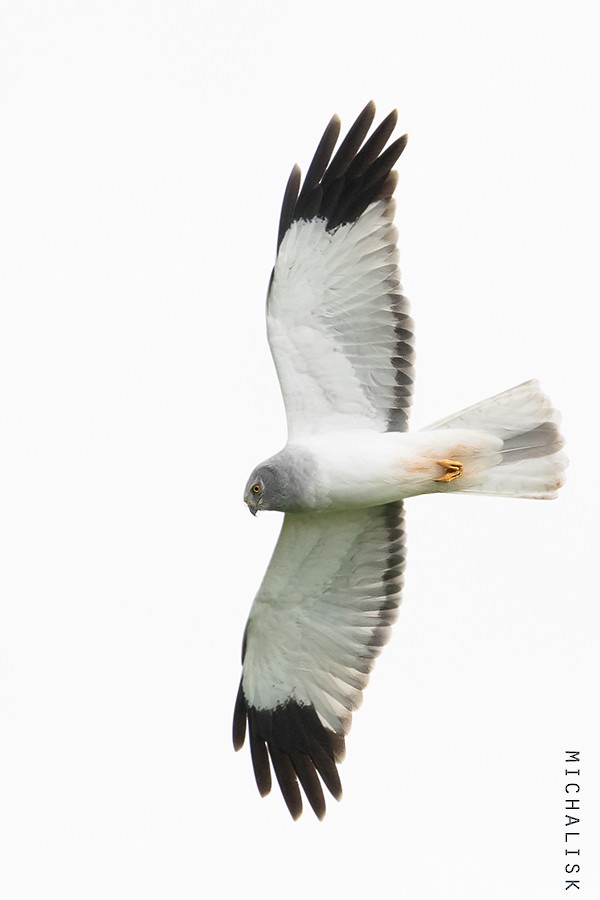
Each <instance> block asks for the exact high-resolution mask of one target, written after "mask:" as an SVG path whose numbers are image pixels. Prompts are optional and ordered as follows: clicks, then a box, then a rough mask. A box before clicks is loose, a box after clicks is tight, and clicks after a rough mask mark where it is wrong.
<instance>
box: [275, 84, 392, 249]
mask: <svg viewBox="0 0 600 900" xmlns="http://www.w3.org/2000/svg"><path fill="white" fill-rule="evenodd" d="M374 117H375V103H374V102H373V100H369V102H368V103H367V104H366V106H365V107H364V109H363V110H362V111H361V113H360V114H359V116H358V117H357V119H356V121H355V122H354V124H353V125H352V126H351V128H350V129H349V131H348V133H347V135H346V137H345V138H344V140H343V141H342V143H341V144H340V147H339V148H338V150H337V152H336V154H335V156H333V159H332V154H333V151H334V148H335V145H336V143H337V140H338V137H339V133H340V119H339V117H338V116H337V115H335V116H333V117H332V118H331V119H330V121H329V124H328V125H327V127H326V129H325V131H324V132H323V136H322V137H321V140H320V141H319V145H318V147H317V149H316V151H315V155H314V157H313V159H312V162H311V164H310V166H309V169H308V172H307V173H306V177H305V179H304V183H303V184H301V183H300V171H299V169H298V168H297V167H295V168H294V170H293V171H292V175H291V176H290V180H289V181H288V186H287V188H286V191H285V195H284V200H283V206H282V210H281V217H280V224H279V233H278V243H277V246H278V248H279V246H280V244H281V241H282V240H283V238H284V236H285V234H286V232H287V230H288V229H289V227H290V226H291V225H292V223H293V222H296V221H299V220H302V219H306V220H312V219H314V218H318V219H323V220H324V221H325V222H326V227H327V230H328V231H333V230H334V229H335V228H337V227H338V226H339V225H342V224H345V223H348V222H353V221H356V219H357V218H358V217H359V216H361V215H362V213H363V212H364V210H365V209H366V208H367V207H368V206H369V205H370V204H371V203H373V202H375V201H376V200H380V199H388V198H389V196H391V194H389V195H385V196H383V197H382V195H381V189H382V185H383V184H385V185H386V190H387V189H388V188H389V186H391V185H392V184H393V183H394V182H393V179H392V178H390V177H389V176H390V175H391V171H392V167H393V166H394V164H395V162H396V161H397V159H398V157H399V156H400V154H401V153H402V151H403V150H404V147H405V146H406V141H407V139H408V136H407V135H403V136H402V137H401V138H399V139H398V140H396V141H394V142H393V143H392V144H390V146H389V147H388V148H387V149H384V148H385V146H386V144H387V142H388V140H389V138H390V136H391V135H392V133H393V131H394V128H395V127H396V123H397V121H398V111H397V110H395V109H394V110H392V112H390V113H389V114H388V115H387V116H386V117H385V119H384V120H383V121H382V122H381V123H380V124H379V125H378V127H377V128H376V129H375V131H374V132H373V133H372V134H371V136H370V137H369V138H368V139H366V138H367V134H368V132H369V129H370V127H371V125H372V123H373V119H374Z"/></svg>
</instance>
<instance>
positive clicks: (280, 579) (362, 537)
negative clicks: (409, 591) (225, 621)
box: [233, 502, 404, 818]
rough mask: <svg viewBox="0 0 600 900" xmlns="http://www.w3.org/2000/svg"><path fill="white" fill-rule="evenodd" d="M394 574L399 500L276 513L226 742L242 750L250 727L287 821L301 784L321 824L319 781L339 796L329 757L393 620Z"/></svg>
mask: <svg viewBox="0 0 600 900" xmlns="http://www.w3.org/2000/svg"><path fill="white" fill-rule="evenodd" d="M403 570H404V520H403V510H402V503H401V502H397V503H391V504H388V505H387V506H380V507H374V508H371V509H362V510H353V511H351V512H348V511H345V512H332V513H303V514H290V513H288V514H287V515H286V516H285V519H284V522H283V527H282V530H281V534H280V536H279V540H278V543H277V546H276V547H275V551H274V553H273V557H272V559H271V562H270V564H269V568H268V569H267V572H266V575H265V578H264V580H263V583H262V585H261V587H260V590H259V592H258V594H257V596H256V599H255V601H254V604H253V606H252V610H251V612H250V617H249V619H248V624H247V626H246V634H245V637H244V649H243V653H242V656H243V672H242V680H241V683H240V689H239V693H238V698H237V701H236V706H235V713H234V722H233V743H234V746H235V748H236V750H237V749H239V748H240V747H241V746H242V744H243V743H244V740H245V736H246V722H248V728H249V736H250V750H251V754H252V762H253V766H254V772H255V776H256V783H257V785H258V789H259V791H260V793H261V794H262V795H263V796H264V795H265V794H267V793H268V792H269V791H270V789H271V768H270V764H269V758H270V761H271V763H272V765H273V769H274V771H275V775H276V777H277V780H278V782H279V786H280V788H281V791H282V793H283V796H284V799H285V802H286V803H287V806H288V809H289V810H290V812H291V814H292V816H293V817H294V818H297V817H298V816H299V815H300V813H301V812H302V797H301V793H300V789H299V785H298V782H300V785H302V788H303V790H304V793H305V794H306V797H307V799H308V801H309V803H310V804H311V806H312V808H313V810H314V811H315V813H316V814H317V816H319V818H322V817H323V815H324V814H325V800H324V797H323V790H322V786H321V780H322V782H323V784H324V785H325V786H326V787H327V788H328V789H329V791H330V792H331V793H332V794H333V795H334V797H336V798H337V799H339V797H340V796H341V785H340V780H339V776H338V772H337V768H336V762H339V761H340V759H341V758H342V756H343V752H344V736H345V735H346V734H347V732H348V730H349V727H350V719H351V715H352V712H353V710H355V709H356V708H357V707H358V706H359V704H360V701H361V699H362V692H363V690H364V688H365V685H366V683H367V680H368V675H369V672H370V670H371V668H372V666H373V660H374V658H375V657H376V656H377V654H378V653H379V652H380V649H381V647H382V646H383V644H384V643H385V642H386V640H387V638H388V636H389V626H390V625H391V624H392V623H393V621H394V619H395V618H396V614H397V608H398V605H399V603H400V593H401V589H402V573H403ZM319 776H320V779H321V780H320V779H319Z"/></svg>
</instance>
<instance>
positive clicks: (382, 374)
mask: <svg viewBox="0 0 600 900" xmlns="http://www.w3.org/2000/svg"><path fill="white" fill-rule="evenodd" d="M374 116H375V106H374V104H373V103H369V104H368V105H367V106H366V107H365V109H364V110H363V111H362V113H361V114H360V116H359V117H358V119H357V120H356V122H355V123H354V125H353V126H352V128H351V129H350V131H349V132H348V134H347V136H346V138H345V140H344V141H343V142H342V144H341V145H340V147H339V149H338V151H337V153H336V155H335V156H334V157H333V159H332V158H331V157H332V154H333V150H334V147H335V144H336V142H337V138H338V135H339V130H340V121H339V119H338V118H337V116H334V117H333V118H332V119H331V121H330V123H329V125H328V126H327V128H326V130H325V133H324V134H323V137H322V139H321V142H320V143H319V146H318V148H317V151H316V153H315V156H314V159H313V161H312V163H311V165H310V167H309V170H308V172H307V174H306V177H305V179H304V183H303V184H302V188H301V189H300V185H301V176H300V170H299V169H298V167H297V166H295V167H294V169H293V170H292V174H291V176H290V179H289V181H288V185H287V188H286V191H285V196H284V199H283V207H282V211H281V220H280V225H279V240H278V253H277V260H276V263H275V268H274V270H273V274H272V277H271V284H270V288H269V295H268V300H267V327H268V338H269V344H270V347H271V352H272V354H273V358H274V361H275V366H276V369H277V374H278V377H279V381H280V384H281V390H282V393H283V399H284V403H285V409H286V414H287V424H288V442H287V444H286V446H285V447H284V449H283V450H282V451H280V452H279V453H277V454H276V455H275V456H273V457H271V458H270V459H268V460H267V461H266V462H264V463H262V464H261V465H259V466H258V467H257V468H256V469H255V470H254V471H253V473H252V475H251V476H250V479H249V481H248V484H247V486H246V491H245V496H244V499H245V502H246V503H247V505H248V506H249V508H250V511H251V512H253V513H254V514H256V512H257V511H258V510H262V509H274V510H280V511H283V512H284V513H285V518H284V521H283V527H282V529H281V534H280V536H279V540H278V542H277V546H276V547H275V551H274V553H273V557H272V559H271V562H270V564H269V567H268V569H267V572H266V574H265V577H264V580H263V582H262V584H261V586H260V589H259V591H258V594H257V596H256V598H255V600H254V604H253V606H252V609H251V611H250V616H249V619H248V623H247V626H246V631H245V635H244V645H243V651H242V661H243V671H242V678H241V683H240V688H239V692H238V697H237V701H236V705H235V713H234V723H233V742H234V746H235V748H236V750H237V749H239V748H240V747H241V746H242V744H243V743H244V740H245V735H246V723H248V729H249V736H250V750H251V755H252V762H253V766H254V772H255V777H256V783H257V785H258V789H259V791H260V793H261V795H263V796H264V795H265V794H267V793H268V792H269V791H270V789H271V766H270V763H271V764H272V765H273V769H274V771H275V775H276V777H277V780H278V782H279V785H280V788H281V791H282V793H283V797H284V799H285V802H286V804H287V806H288V809H289V811H290V812H291V814H292V816H293V817H294V818H297V817H298V816H299V815H300V813H301V812H302V795H301V791H300V785H301V786H302V789H303V790H304V793H305V795H306V797H307V799H308V801H309V803H310V805H311V806H312V808H313V810H314V811H315V813H316V814H317V816H318V817H319V818H322V817H323V815H324V814H325V800H324V795H323V789H322V784H321V782H322V783H323V784H324V785H325V786H326V787H327V788H328V790H329V791H330V792H331V794H333V796H334V797H336V799H339V798H340V797H341V785H340V779H339V774H338V771H337V766H336V763H338V762H339V761H340V760H341V759H342V757H343V754H344V748H345V744H344V739H345V735H346V734H347V733H348V730H349V728H350V720H351V716H352V712H353V711H354V710H355V709H357V707H358V706H359V704H360V702H361V700H362V692H363V690H364V688H365V686H366V683H367V680H368V676H369V672H370V670H371V668H372V666H373V662H374V659H375V657H376V656H377V654H378V653H379V652H380V650H381V647H382V646H383V644H384V643H385V642H386V640H387V639H388V636H389V632H390V626H391V625H392V623H393V622H394V620H395V618H396V615H397V609H398V605H399V603H400V595H401V590H402V578H403V570H404V563H405V551H404V516H403V503H402V500H403V499H404V498H406V497H412V496H414V495H416V494H425V493H433V492H436V493H452V492H454V491H468V492H472V493H481V494H494V495H504V496H508V497H533V498H551V497H554V496H555V495H556V491H557V489H558V488H559V487H560V486H561V485H562V483H563V475H564V469H565V466H566V458H565V456H564V454H563V453H561V452H560V450H561V447H562V445H563V439H562V437H561V435H560V433H559V430H558V424H559V420H560V417H559V414H558V413H557V412H556V410H554V409H553V408H552V405H551V403H550V401H549V400H548V398H547V397H545V396H544V394H543V393H542V392H541V391H540V388H539V386H538V384H537V382H536V381H529V382H526V383H525V384H522V385H520V386H519V387H516V388H513V389H512V390H509V391H506V392H505V393H503V394H499V395H498V396H496V397H492V398H490V399H488V400H484V401H482V402H481V403H478V404H476V405H475V406H472V407H470V408H469V409H466V410H463V411H462V412H460V413H457V414H456V415H453V416H450V417H449V418H447V419H444V420H442V421H440V422H437V423H435V424H434V425H432V426H430V427H429V428H427V429H425V430H423V431H420V432H417V433H413V434H408V433H407V432H406V427H407V420H408V410H409V406H410V400H411V394H412V385H413V376H414V370H413V358H414V353H413V322H412V319H411V318H410V316H409V310H408V301H407V300H406V298H405V297H404V296H403V295H402V288H401V285H400V274H399V271H398V254H397V249H396V241H397V232H396V229H395V228H394V225H393V216H394V201H393V199H392V194H393V192H394V188H395V186H396V181H397V175H396V173H395V172H394V171H392V169H393V166H394V165H395V163H396V161H397V159H398V157H399V156H400V154H401V153H402V151H403V149H404V147H405V146H406V140H407V139H406V136H404V137H401V138H399V139H398V140H396V141H394V142H393V143H391V144H390V145H389V146H388V147H387V149H385V147H386V144H387V143H388V140H389V138H390V136H391V134H392V132H393V130H394V128H395V125H396V119H397V114H396V112H392V113H391V114H390V115H389V116H387V118H386V119H384V121H383V122H382V123H381V124H380V125H379V127H378V128H377V129H376V130H375V131H374V132H373V134H372V135H371V136H370V138H369V139H368V140H366V141H365V139H366V137H367V134H368V132H369V129H370V127H371V124H372V122H373V119H374ZM269 760H270V762H269Z"/></svg>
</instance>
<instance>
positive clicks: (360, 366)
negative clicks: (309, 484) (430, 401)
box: [267, 103, 414, 439]
mask: <svg viewBox="0 0 600 900" xmlns="http://www.w3.org/2000/svg"><path fill="white" fill-rule="evenodd" d="M374 115H375V106H374V104H373V103H369V104H367V106H366V107H365V109H364V110H363V111H362V113H361V114H360V116H359V117H358V119H357V120H356V122H355V123H354V125H353V126H352V127H351V129H350V131H349V132H348V134H347V136H346V137H345V139H344V140H343V141H342V143H341V145H340V147H339V149H338V151H337V153H336V154H335V155H334V156H333V159H332V158H331V157H332V153H333V150H334V146H335V143H336V140H337V137H338V134H339V119H338V118H337V117H336V116H334V118H333V119H332V120H331V121H330V123H329V125H328V126H327V128H326V130H325V132H324V134H323V137H322V138H321V141H320V143H319V146H318V147H317V151H316V153H315V156H314V158H313V161H312V163H311V165H310V167H309V170H308V173H307V175H306V178H305V180H304V184H303V185H302V186H301V187H300V185H301V177H300V171H299V169H298V168H297V167H294V169H293V171H292V175H291V176H290V180H289V182H288V186H287V188H286V192H285V196H284V201H283V206H282V211H281V218H280V227H279V234H278V251H279V252H278V256H277V260H276V263H275V268H274V270H273V275H272V278H271V284H270V289H269V297H268V302H267V328H268V335H269V343H270V345H271V351H272V353H273V358H274V360H275V366H276V368H277V373H278V376H279V381H280V384H281V389H282V393H283V397H284V402H285V406H286V413H287V418H288V429H289V432H290V438H292V439H293V438H294V437H295V436H302V435H303V434H306V433H314V432H316V431H319V430H324V429H326V428H327V429H331V428H339V429H343V428H351V429H355V428H374V429H376V430H379V431H385V430H404V429H405V428H406V423H407V419H408V409H409V405H410V398H411V394H412V381H413V368H412V365H413V358H414V353H413V325H412V320H411V319H410V316H409V312H408V301H407V300H406V298H405V297H404V296H403V295H402V288H401V284H400V274H399V270H398V252H397V246H396V244H397V232H396V229H395V228H394V225H393V213H394V202H393V199H392V194H393V192H394V189H395V186H396V181H397V175H396V173H395V172H394V171H393V169H392V167H393V166H394V165H395V163H396V161H397V159H398V157H399V156H400V154H401V153H402V151H403V150H404V147H405V146H406V135H404V136H403V137H401V138H398V139H397V140H396V141H394V142H393V143H392V144H390V145H389V146H388V147H387V149H386V144H387V142H388V140H389V138H390V136H391V134H392V132H393V130H394V127H395V125H396V120H397V114H396V113H395V112H393V113H391V114H390V115H389V116H388V117H387V118H386V119H384V121H383V122H382V123H381V124H380V126H379V127H378V128H377V129H375V131H374V132H373V134H372V135H371V137H370V138H368V140H366V142H365V138H366V136H367V133H368V131H369V128H370V126H371V124H372V121H373V118H374ZM330 160H331V161H330ZM398 387H400V388H401V390H397V389H396V388H398Z"/></svg>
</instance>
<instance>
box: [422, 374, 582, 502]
mask: <svg viewBox="0 0 600 900" xmlns="http://www.w3.org/2000/svg"><path fill="white" fill-rule="evenodd" d="M559 424H560V413H559V412H558V411H557V410H556V409H554V408H553V406H552V404H551V402H550V400H549V399H548V397H546V395H545V394H544V393H542V391H541V389H540V386H539V384H538V382H537V381H526V382H525V383H524V384H520V385H518V386H517V387H514V388H511V389H510V390H508V391H504V392H503V393H502V394H497V395H496V396H495V397H490V398H488V399H487V400H483V401H481V402H480V403H476V404H475V405H474V406H470V407H469V408H468V409H464V410H462V412H459V413H456V414H455V415H453V416H449V417H448V418H447V419H442V420H441V421H440V422H435V423H434V424H433V425H430V426H429V428H428V429H426V430H427V431H430V430H434V429H435V430H438V429H460V430H463V429H464V430H467V431H476V432H480V433H483V434H487V435H493V436H494V437H496V438H500V439H501V440H502V445H501V446H499V451H498V453H495V454H494V455H493V460H494V461H493V463H491V465H490V466H489V468H485V469H484V471H483V472H482V473H481V476H480V479H478V483H477V484H468V479H465V482H464V483H465V486H464V487H462V484H461V479H457V481H456V482H455V483H453V487H455V489H456V490H463V491H468V492H472V493H478V494H496V495H501V496H505V497H531V498H535V499H540V500H546V499H552V498H554V497H556V492H557V491H558V489H559V488H560V487H561V486H562V485H563V483H564V473H565V469H566V466H567V463H568V460H567V457H566V455H565V454H564V453H562V452H561V448H562V446H563V444H564V439H563V437H562V435H561V433H560V430H559V427H558V426H559ZM490 462H491V460H490Z"/></svg>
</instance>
